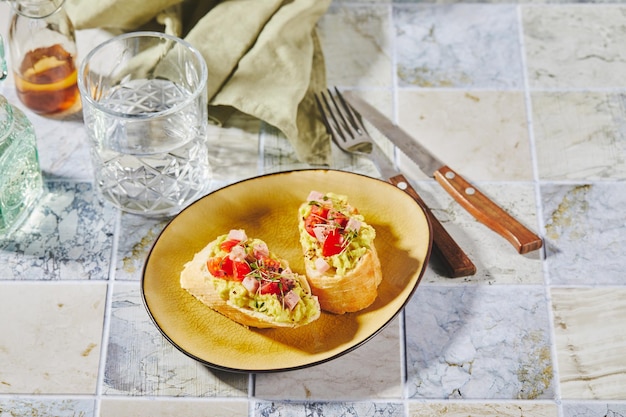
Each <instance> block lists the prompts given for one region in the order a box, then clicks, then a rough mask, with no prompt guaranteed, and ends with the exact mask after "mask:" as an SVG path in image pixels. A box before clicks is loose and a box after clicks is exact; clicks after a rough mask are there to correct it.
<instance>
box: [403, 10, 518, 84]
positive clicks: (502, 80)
mask: <svg viewBox="0 0 626 417" xmlns="http://www.w3.org/2000/svg"><path fill="white" fill-rule="evenodd" d="M393 11H394V13H393V17H394V26H395V30H396V43H395V51H396V56H397V73H398V74H397V75H398V83H399V85H400V87H408V86H416V87H473V88H503V89H507V88H521V87H522V86H523V78H522V63H521V51H520V42H519V34H518V26H517V10H516V7H515V6H513V5H489V4H463V3H458V4H452V5H445V6H442V5H422V4H419V5H394V10H393Z"/></svg>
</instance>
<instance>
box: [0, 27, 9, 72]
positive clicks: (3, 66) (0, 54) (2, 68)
mask: <svg viewBox="0 0 626 417" xmlns="http://www.w3.org/2000/svg"><path fill="white" fill-rule="evenodd" d="M7 75H8V73H7V61H6V59H4V40H3V39H2V35H0V81H2V80H4V79H5V78H6V77H7Z"/></svg>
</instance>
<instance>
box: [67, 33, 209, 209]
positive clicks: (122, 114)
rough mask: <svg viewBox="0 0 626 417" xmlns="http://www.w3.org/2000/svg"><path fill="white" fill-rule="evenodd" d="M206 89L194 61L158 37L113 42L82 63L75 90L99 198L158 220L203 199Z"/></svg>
mask: <svg viewBox="0 0 626 417" xmlns="http://www.w3.org/2000/svg"><path fill="white" fill-rule="evenodd" d="M206 82H207V66H206V63H205V61H204V59H203V58H202V56H201V55H200V53H199V52H198V51H197V50H196V49H195V48H193V47H192V46H191V45H190V44H188V43H186V42H185V41H183V40H181V39H179V38H176V37H172V36H168V35H165V34H162V33H157V32H135V33H129V34H125V35H120V36H117V37H115V38H112V39H110V40H108V41H106V42H104V43H102V44H101V45H99V46H97V47H96V48H94V49H93V50H92V51H91V52H90V53H89V54H88V55H87V57H86V58H85V60H84V61H83V63H82V64H81V66H80V70H79V76H78V86H79V89H80V93H81V98H82V102H83V117H84V121H85V126H86V128H87V132H88V135H89V138H90V141H91V147H90V149H91V156H92V163H93V167H94V174H95V181H96V188H97V189H98V191H99V193H100V195H101V196H102V197H104V198H105V199H106V200H109V201H111V202H112V203H113V204H115V205H116V206H117V207H118V208H120V209H121V210H124V211H126V212H130V213H135V214H142V215H147V216H155V217H166V216H171V215H174V214H176V213H178V212H179V211H180V210H181V209H182V208H184V207H185V206H186V205H188V203H190V202H192V201H194V200H196V199H197V198H199V197H200V196H202V195H203V194H205V193H206V192H207V191H208V188H209V183H210V179H211V171H210V167H209V161H208V149H207V138H206V135H207V124H208V116H207V95H206Z"/></svg>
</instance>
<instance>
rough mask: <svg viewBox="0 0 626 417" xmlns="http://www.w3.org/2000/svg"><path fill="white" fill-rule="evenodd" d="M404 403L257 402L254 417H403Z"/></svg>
mask: <svg viewBox="0 0 626 417" xmlns="http://www.w3.org/2000/svg"><path fill="white" fill-rule="evenodd" d="M404 415H405V414H404V406H403V405H402V403H389V402H387V403H379V402H356V403H355V402H342V403H332V402H328V403H324V402H306V403H300V402H287V403H270V402H264V401H257V402H256V403H255V406H254V414H253V416H254V417H274V416H280V417H308V416H320V417H321V416H351V417H375V416H385V417H402V416H404Z"/></svg>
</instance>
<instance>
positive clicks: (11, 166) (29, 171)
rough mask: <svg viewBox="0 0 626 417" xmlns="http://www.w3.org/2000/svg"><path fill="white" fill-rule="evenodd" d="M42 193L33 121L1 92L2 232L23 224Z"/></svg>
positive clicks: (0, 225) (0, 203)
mask: <svg viewBox="0 0 626 417" xmlns="http://www.w3.org/2000/svg"><path fill="white" fill-rule="evenodd" d="M42 193H43V179H42V176H41V169H40V167H39V157H38V154H37V141H36V137H35V130H34V129H33V125H32V124H31V123H30V121H29V120H28V119H27V118H26V116H25V115H24V113H22V112H21V111H20V110H19V109H18V108H17V107H13V106H12V105H11V104H10V103H9V102H8V101H7V100H6V99H5V98H4V97H3V96H1V95H0V236H8V235H10V234H11V233H12V232H13V231H15V229H17V228H18V227H19V226H20V224H21V223H22V222H23V221H24V220H25V219H26V217H28V215H29V214H30V212H31V211H32V209H33V207H34V206H35V204H36V203H37V200H38V199H39V197H40V196H41V194H42Z"/></svg>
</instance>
